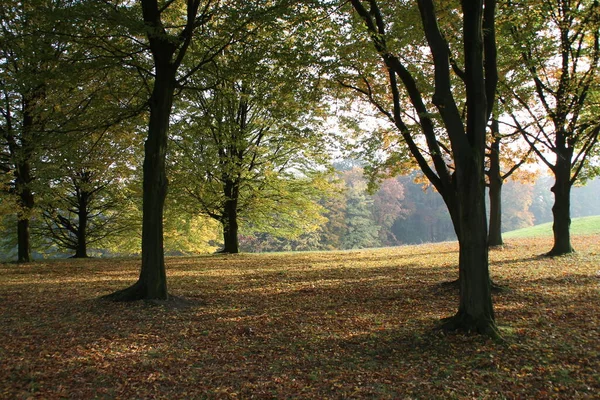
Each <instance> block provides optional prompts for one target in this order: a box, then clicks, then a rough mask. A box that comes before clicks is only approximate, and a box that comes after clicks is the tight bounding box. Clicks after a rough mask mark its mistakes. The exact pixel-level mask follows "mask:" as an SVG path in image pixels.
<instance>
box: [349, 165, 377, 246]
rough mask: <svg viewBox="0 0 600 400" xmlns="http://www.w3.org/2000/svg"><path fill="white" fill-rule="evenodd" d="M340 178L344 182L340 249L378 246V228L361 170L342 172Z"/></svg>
mask: <svg viewBox="0 0 600 400" xmlns="http://www.w3.org/2000/svg"><path fill="white" fill-rule="evenodd" d="M342 178H343V179H344V181H345V182H346V199H345V203H346V207H345V215H344V219H345V222H346V228H345V232H344V236H343V237H342V241H341V245H342V247H341V248H343V249H362V248H367V247H377V246H380V245H381V243H380V241H379V231H380V227H379V226H377V224H376V221H375V217H374V215H373V198H372V196H368V193H367V183H366V182H365V181H364V178H363V171H362V168H357V167H354V168H352V169H351V170H348V171H344V173H343V175H342Z"/></svg>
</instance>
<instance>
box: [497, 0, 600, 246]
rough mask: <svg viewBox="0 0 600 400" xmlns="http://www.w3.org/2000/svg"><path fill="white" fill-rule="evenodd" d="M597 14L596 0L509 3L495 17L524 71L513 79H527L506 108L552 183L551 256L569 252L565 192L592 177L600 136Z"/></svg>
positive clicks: (568, 212) (599, 13)
mask: <svg viewBox="0 0 600 400" xmlns="http://www.w3.org/2000/svg"><path fill="white" fill-rule="evenodd" d="M599 10H600V6H599V4H598V2H597V1H595V0H592V1H578V2H571V1H568V0H559V1H550V0H540V1H523V2H521V1H516V2H510V3H507V6H506V8H505V9H504V10H502V14H501V15H505V16H506V20H504V21H503V27H505V28H504V29H505V30H506V31H508V33H509V34H510V35H511V37H512V39H513V41H512V42H513V43H514V44H513V50H512V51H513V54H517V55H518V57H519V58H520V59H521V61H522V63H523V65H524V66H525V68H522V69H520V70H518V71H514V72H513V75H517V76H522V75H521V74H523V73H524V74H526V75H525V76H526V77H527V84H526V85H521V86H520V87H518V88H517V87H512V93H511V94H512V98H511V99H505V100H504V102H505V104H506V105H507V106H509V108H510V109H512V110H513V111H512V112H511V114H510V115H511V116H512V120H513V124H514V126H515V127H517V128H518V129H520V131H521V132H522V134H523V137H524V138H525V140H526V141H527V142H528V143H529V145H530V146H531V148H532V149H533V151H534V152H535V154H537V156H538V157H539V158H540V160H542V161H543V162H544V163H545V164H546V165H547V166H548V168H549V169H550V170H551V171H552V174H553V175H554V178H555V180H554V185H553V186H552V192H553V193H554V205H553V207H552V215H553V220H554V224H553V228H552V229H553V233H554V245H553V247H552V249H551V250H550V252H548V255H550V256H556V255H561V254H567V253H570V252H572V251H573V247H572V246H571V239H570V229H569V227H570V224H571V217H570V197H571V188H572V186H573V185H574V184H575V183H576V182H577V180H578V179H579V177H580V176H583V175H587V176H590V173H591V176H593V174H594V173H596V172H597V170H596V169H593V168H592V169H590V168H589V167H591V165H590V163H589V161H590V158H591V157H593V155H594V149H595V146H596V144H597V142H598V136H599V133H600V122H599V121H598V117H597V113H598V108H597V98H598V90H597V87H598V84H599V80H598V72H597V71H598V63H599V60H600V31H599V29H598V27H599V24H600V20H599V17H598V16H599V15H600V11H599ZM506 86H508V87H510V82H508V83H507V84H506ZM530 98H535V101H530V100H529V99H530ZM518 111H520V115H517V112H518ZM523 114H524V115H525V116H523ZM527 125H533V128H528V126H527ZM586 169H587V171H586ZM593 171H596V172H593Z"/></svg>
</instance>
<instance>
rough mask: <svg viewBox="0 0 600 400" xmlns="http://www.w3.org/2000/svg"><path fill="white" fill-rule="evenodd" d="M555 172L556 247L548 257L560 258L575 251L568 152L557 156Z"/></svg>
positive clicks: (554, 213)
mask: <svg viewBox="0 0 600 400" xmlns="http://www.w3.org/2000/svg"><path fill="white" fill-rule="evenodd" d="M553 172H554V178H555V181H554V186H552V193H554V205H553V206H552V216H553V217H554V223H553V225H552V231H553V233H554V246H553V247H552V250H550V252H549V253H548V255H549V256H559V255H563V254H568V253H572V252H573V251H574V249H573V247H572V246H571V157H570V154H569V151H568V150H566V151H564V152H562V154H558V155H557V157H556V164H555V166H554V168H553Z"/></svg>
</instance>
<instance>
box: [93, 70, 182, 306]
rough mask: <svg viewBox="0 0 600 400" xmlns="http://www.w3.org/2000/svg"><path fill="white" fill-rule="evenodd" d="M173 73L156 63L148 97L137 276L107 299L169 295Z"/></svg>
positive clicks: (148, 298) (119, 299)
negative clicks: (166, 215)
mask: <svg viewBox="0 0 600 400" xmlns="http://www.w3.org/2000/svg"><path fill="white" fill-rule="evenodd" d="M161 67H162V68H161ZM174 77H175V70H174V69H173V68H172V66H171V65H162V66H159V65H157V68H156V78H155V82H154V90H153V92H152V96H151V98H150V122H149V125H148V138H147V139H146V143H145V146H144V151H145V152H144V169H143V171H144V183H143V191H144V193H143V207H142V212H143V217H142V268H141V271H140V277H139V279H138V281H137V282H136V283H135V284H134V285H133V286H131V287H129V288H127V289H123V290H121V291H118V292H115V293H113V294H110V295H108V296H105V298H107V299H110V300H115V301H133V300H139V299H147V300H167V299H168V292H167V276H166V270H165V259H164V247H163V210H164V203H165V198H166V196H167V175H166V154H167V138H168V136H167V134H168V128H169V118H170V116H171V107H172V104H173V94H174V90H175V80H174Z"/></svg>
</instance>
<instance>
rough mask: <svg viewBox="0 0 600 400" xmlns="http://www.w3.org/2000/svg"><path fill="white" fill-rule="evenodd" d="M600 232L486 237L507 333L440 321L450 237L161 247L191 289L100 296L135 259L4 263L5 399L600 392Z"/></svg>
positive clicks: (450, 266)
mask: <svg viewBox="0 0 600 400" xmlns="http://www.w3.org/2000/svg"><path fill="white" fill-rule="evenodd" d="M599 239H600V235H596V236H581V237H576V238H574V246H575V248H576V249H577V250H578V252H577V253H575V254H574V255H569V256H565V257H556V258H552V259H550V258H540V257H539V254H540V253H542V252H544V251H546V250H547V249H549V248H550V247H551V243H550V241H549V240H548V239H543V238H542V239H535V240H527V239H521V240H518V241H511V240H508V241H507V242H508V244H507V245H506V246H505V247H503V248H502V249H497V250H493V251H492V252H491V253H490V260H491V270H492V275H493V279H494V281H495V282H496V283H498V284H500V285H503V286H505V287H507V289H506V290H505V291H503V292H501V293H499V294H496V295H495V297H494V303H495V310H496V317H497V321H498V324H499V326H500V330H501V332H502V333H503V335H504V337H505V339H506V342H505V343H496V342H493V341H490V340H487V339H485V338H482V337H479V336H476V335H458V334H455V335H442V334H440V333H436V332H435V331H434V330H433V329H432V328H433V327H434V326H435V325H436V324H437V323H438V321H439V320H440V318H443V317H446V316H449V315H452V314H453V313H454V312H455V311H456V306H457V293H456V292H455V291H454V290H453V289H451V288H450V287H449V286H447V285H442V283H443V282H446V281H449V280H452V279H454V278H456V265H457V257H458V255H457V246H456V244H453V243H442V244H434V245H421V246H406V247H398V248H393V249H378V250H369V251H355V252H331V253H309V254H303V253H298V254H271V255H269V254H264V255H250V254H247V255H246V254H244V255H238V256H207V257H190V258H169V259H167V263H168V275H169V285H170V290H171V292H172V293H173V294H175V295H177V296H181V297H183V298H185V299H187V303H177V304H178V306H175V305H168V306H167V305H153V304H148V303H144V302H134V303H129V304H122V303H109V302H104V301H100V300H98V297H99V296H101V295H103V294H107V293H110V292H112V291H114V290H116V289H120V288H123V287H125V286H126V285H129V284H131V283H132V282H134V281H135V279H136V278H137V275H138V273H139V270H138V269H139V261H138V260H110V259H93V260H65V261H52V262H36V263H32V264H25V265H16V264H2V265H0V276H1V278H0V337H2V340H1V341H0V360H1V362H0V398H2V399H29V398H40V399H94V398H97V399H150V398H153V399H205V398H208V399H212V398H215V399H227V398H261V399H263V398H272V399H282V398H307V399H346V398H372V399H386V398H389V399H392V398H394V399H396V398H413V399H436V398H437V399H447V398H448V399H449V398H456V399H515V398H528V399H529V398H543V399H546V398H561V399H578V398H579V399H584V398H589V399H591V398H595V397H596V396H597V394H598V393H600V375H599V373H598V371H599V370H600V345H599V340H598V338H599V337H600V313H599V312H598V311H599V310H598V307H599V306H600V301H599V300H600V294H599V285H600V244H599V242H600V240H599Z"/></svg>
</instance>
